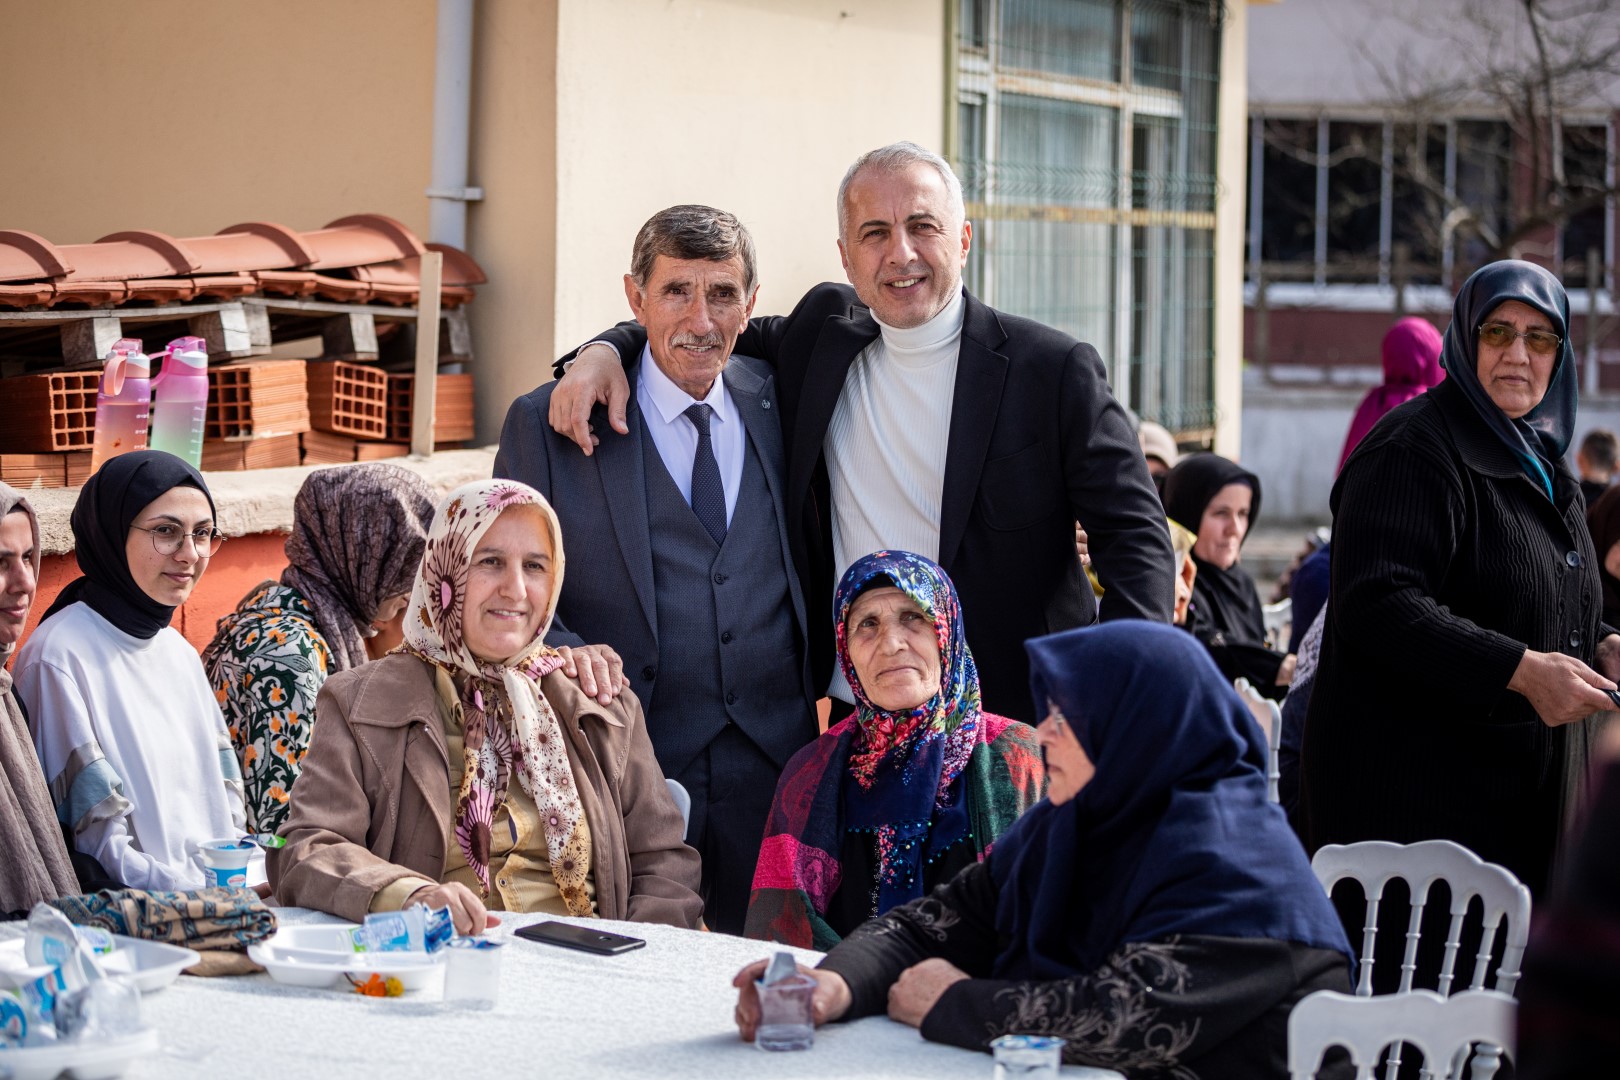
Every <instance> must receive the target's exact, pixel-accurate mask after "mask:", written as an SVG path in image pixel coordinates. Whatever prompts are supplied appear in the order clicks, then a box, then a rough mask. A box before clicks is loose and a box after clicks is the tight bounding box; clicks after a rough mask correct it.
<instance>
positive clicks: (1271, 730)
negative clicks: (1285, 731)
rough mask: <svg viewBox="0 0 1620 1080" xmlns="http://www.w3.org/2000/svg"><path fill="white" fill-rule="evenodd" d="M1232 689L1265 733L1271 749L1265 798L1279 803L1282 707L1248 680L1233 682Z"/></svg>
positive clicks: (1280, 792)
mask: <svg viewBox="0 0 1620 1080" xmlns="http://www.w3.org/2000/svg"><path fill="white" fill-rule="evenodd" d="M1232 688H1233V689H1234V690H1236V691H1237V692H1238V696H1239V697H1241V698H1242V699H1243V704H1245V705H1247V706H1248V707H1249V712H1251V713H1253V714H1254V722H1255V723H1257V724H1259V725H1260V730H1261V731H1262V732H1264V733H1265V736H1266V743H1267V745H1268V746H1269V747H1270V749H1271V753H1270V754H1269V755H1268V757H1269V759H1270V760H1269V761H1268V762H1267V764H1266V798H1268V799H1270V800H1271V801H1272V802H1281V801H1282V788H1281V785H1282V707H1281V706H1279V705H1278V704H1277V703H1276V702H1275V701H1272V700H1271V699H1270V698H1268V697H1266V696H1265V695H1264V694H1262V693H1261V692H1260V691H1258V690H1256V689H1255V688H1254V687H1253V686H1252V685H1250V683H1249V680H1248V679H1244V678H1239V679H1237V680H1235V681H1234V682H1233V683H1232Z"/></svg>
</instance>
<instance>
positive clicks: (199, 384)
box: [150, 337, 208, 468]
mask: <svg viewBox="0 0 1620 1080" xmlns="http://www.w3.org/2000/svg"><path fill="white" fill-rule="evenodd" d="M159 355H161V356H163V357H164V360H163V371H162V373H161V374H159V375H158V377H157V378H155V379H153V380H152V398H153V401H152V439H151V442H150V445H151V447H152V449H153V450H162V451H164V452H165V453H169V454H173V455H174V456H175V457H177V458H181V459H183V460H185V461H189V462H191V465H192V467H193V468H201V467H202V444H203V422H204V421H205V420H206V419H207V418H208V343H207V342H205V341H203V339H202V338H200V337H183V338H175V339H174V340H173V341H171V342H169V347H168V348H167V349H165V350H164V351H163V352H162V353H160V354H159Z"/></svg>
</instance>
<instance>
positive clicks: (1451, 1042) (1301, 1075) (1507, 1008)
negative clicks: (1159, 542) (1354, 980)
mask: <svg viewBox="0 0 1620 1080" xmlns="http://www.w3.org/2000/svg"><path fill="white" fill-rule="evenodd" d="M1517 1013H1518V1002H1516V1001H1514V1000H1513V998H1511V997H1509V996H1508V995H1507V994H1503V993H1498V992H1497V991H1495V990H1465V991H1463V992H1462V993H1460V994H1454V995H1453V996H1451V997H1441V996H1440V995H1439V994H1436V993H1435V992H1434V991H1433V990H1411V991H1408V992H1406V993H1404V994H1384V995H1381V996H1379V997H1354V996H1352V995H1350V994H1340V993H1336V992H1335V991H1332V990H1319V991H1317V992H1316V993H1314V994H1312V995H1310V996H1309V997H1307V998H1305V999H1304V1000H1303V1001H1301V1002H1300V1003H1299V1004H1298V1005H1295V1006H1294V1011H1293V1012H1292V1013H1290V1014H1289V1016H1288V1075H1289V1077H1291V1078H1292V1080H1309V1078H1310V1077H1313V1076H1315V1075H1316V1070H1317V1069H1318V1068H1319V1067H1320V1066H1321V1064H1322V1055H1323V1053H1324V1052H1325V1051H1326V1050H1327V1049H1328V1048H1329V1047H1333V1046H1342V1047H1344V1048H1345V1049H1346V1050H1348V1051H1349V1052H1350V1060H1351V1061H1352V1062H1353V1063H1354V1064H1355V1067H1356V1080H1369V1078H1370V1077H1371V1076H1372V1074H1373V1067H1374V1066H1375V1065H1377V1064H1378V1058H1379V1055H1381V1054H1382V1053H1383V1052H1384V1049H1385V1048H1386V1047H1388V1046H1390V1045H1391V1044H1399V1043H1410V1044H1411V1045H1413V1046H1416V1047H1417V1048H1418V1049H1419V1050H1421V1051H1423V1064H1424V1067H1425V1068H1424V1071H1425V1072H1428V1073H1431V1074H1432V1075H1434V1076H1436V1077H1439V1078H1442V1080H1461V1076H1462V1062H1463V1061H1465V1060H1467V1057H1468V1052H1469V1047H1470V1046H1471V1045H1472V1044H1474V1043H1485V1044H1488V1045H1492V1046H1497V1047H1506V1048H1507V1051H1508V1053H1509V1054H1512V1053H1514V1052H1515V1050H1514V1047H1515V1045H1516V1044H1515V1042H1514V1037H1515V1025H1514V1020H1515V1018H1516V1016H1517ZM1397 1052H1398V1051H1397ZM1491 1072H1493V1073H1494V1072H1495V1065H1494V1063H1492V1065H1491ZM1480 1075H1481V1074H1480V1072H1479V1068H1478V1066H1477V1065H1476V1067H1475V1069H1474V1071H1473V1072H1472V1073H1470V1077H1471V1078H1473V1077H1478V1076H1480ZM1484 1075H1486V1076H1489V1075H1490V1073H1485V1074H1484Z"/></svg>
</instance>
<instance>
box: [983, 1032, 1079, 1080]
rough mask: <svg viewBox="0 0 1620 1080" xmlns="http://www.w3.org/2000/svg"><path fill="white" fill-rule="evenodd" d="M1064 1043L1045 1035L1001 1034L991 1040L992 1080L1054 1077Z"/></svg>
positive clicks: (1060, 1062) (1033, 1079) (1036, 1079)
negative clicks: (994, 1060) (993, 1060)
mask: <svg viewBox="0 0 1620 1080" xmlns="http://www.w3.org/2000/svg"><path fill="white" fill-rule="evenodd" d="M1065 1041H1066V1040H1064V1039H1056V1038H1050V1037H1048V1036H1045V1035H1003V1036H1001V1037H1000V1038H999V1039H992V1040H991V1041H990V1049H991V1050H992V1051H993V1052H994V1053H995V1056H996V1076H995V1080H1046V1078H1047V1077H1052V1078H1054V1080H1055V1078H1056V1077H1057V1074H1058V1066H1059V1065H1061V1064H1062V1062H1063V1044H1064V1042H1065Z"/></svg>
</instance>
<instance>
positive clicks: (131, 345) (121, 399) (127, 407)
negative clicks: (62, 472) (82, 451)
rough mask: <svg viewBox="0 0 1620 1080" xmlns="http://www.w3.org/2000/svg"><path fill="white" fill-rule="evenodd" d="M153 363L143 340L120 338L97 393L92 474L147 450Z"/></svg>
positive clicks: (110, 353) (114, 346)
mask: <svg viewBox="0 0 1620 1080" xmlns="http://www.w3.org/2000/svg"><path fill="white" fill-rule="evenodd" d="M151 368H152V362H151V360H149V359H147V356H146V351H145V347H144V346H143V345H142V344H141V339H140V338H119V339H118V341H117V343H116V344H114V345H113V347H112V349H111V350H109V351H108V353H107V364H106V366H105V367H103V368H102V369H101V384H100V386H99V387H98V388H97V390H96V437H95V443H94V444H93V445H92V447H91V450H90V471H91V472H95V471H96V470H97V469H99V468H101V467H102V466H103V465H105V464H106V463H107V460H108V459H109V458H115V457H117V456H118V455H119V454H124V453H128V452H129V451H131V450H144V449H146V425H147V420H148V418H149V417H148V413H149V411H150V409H151V404H152V383H151V380H150V379H149V378H148V376H149V375H150V374H151Z"/></svg>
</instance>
